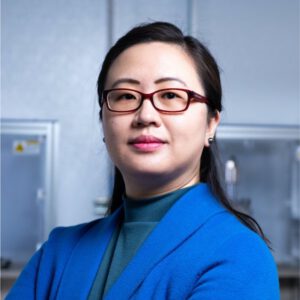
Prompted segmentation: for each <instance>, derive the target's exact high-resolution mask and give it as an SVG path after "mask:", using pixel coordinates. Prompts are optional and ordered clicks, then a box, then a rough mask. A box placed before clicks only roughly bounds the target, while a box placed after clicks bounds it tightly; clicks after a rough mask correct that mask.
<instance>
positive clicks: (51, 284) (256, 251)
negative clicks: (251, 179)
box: [7, 184, 279, 300]
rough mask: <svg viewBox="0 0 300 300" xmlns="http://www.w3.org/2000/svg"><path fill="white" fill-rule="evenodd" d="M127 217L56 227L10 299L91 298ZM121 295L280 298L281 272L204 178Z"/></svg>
mask: <svg viewBox="0 0 300 300" xmlns="http://www.w3.org/2000/svg"><path fill="white" fill-rule="evenodd" d="M122 215H123V214H122V208H120V209H118V210H117V211H116V212H115V213H113V214H112V215H111V216H109V217H107V218H104V219H100V220H96V221H93V222H91V223H88V224H81V225H77V226H73V227H66V228H56V229H54V230H53V231H52V233H51V234H50V236H49V239H48V241H47V242H46V243H45V244H44V245H43V246H42V248H41V249H40V250H39V251H38V252H36V253H35V255H34V256H33V257H32V259H31V260H30V261H29V263H28V264H27V266H26V267H25V269H24V270H23V272H22V273H21V275H20V277H19V278H18V280H17V282H16V283H15V285H14V287H13V288H12V290H11V291H10V293H9V295H8V296H7V300H11V299H26V300H31V299H61V300H67V299H72V300H76V299H87V297H88V294H89V291H90V288H91V286H92V284H93V281H94V279H95V276H96V273H97V270H98V268H99V265H100V263H101V260H102V258H103V254H104V253H105V250H106V247H107V245H108V243H109V240H110V238H111V236H112V233H113V232H114V230H115V228H116V226H117V225H118V223H119V222H121V220H122ZM122 299H124V300H125V299H136V300H147V299H151V300H163V299H169V300H182V299H190V300H195V299H200V300H218V299H220V300H221V299H222V300H229V299H230V300H233V299H239V300H276V299H279V285H278V276H277V271H276V266H275V263H274V260H273V257H272V255H271V253H270V251H269V250H268V248H267V246H266V245H265V243H264V242H263V241H262V239H261V238H260V237H259V236H258V235H257V234H256V233H254V232H252V231H251V230H250V229H248V228H247V227H245V226H244V225H242V224H241V223H240V222H239V221H238V220H237V219H236V217H235V216H233V215H232V214H231V213H229V212H228V211H227V210H226V209H224V207H223V206H221V205H220V204H219V203H218V201H217V200H216V199H215V198H214V197H213V196H212V194H211V193H210V191H209V188H208V187H207V186H206V185H205V184H200V185H198V186H196V187H195V188H193V189H191V190H190V191H189V192H187V193H186V194H185V195H183V196H182V198H180V199H179V200H178V201H177V202H176V203H175V204H174V205H173V206H172V207H171V209H170V210H169V211H168V212H167V214H166V215H165V216H164V217H163V219H162V220H161V222H160V223H159V224H158V225H157V226H156V228H155V229H154V230H153V231H152V233H151V234H150V235H149V237H148V238H147V239H146V240H145V241H144V243H143V244H142V246H141V247H140V249H139V250H138V252H137V253H136V255H135V256H134V257H133V259H132V260H131V262H130V263H129V264H128V266H127V267H126V268H125V270H124V271H123V273H122V274H121V275H120V277H119V278H118V280H117V281H116V282H115V283H114V285H113V286H112V288H111V289H110V290H109V291H108V293H107V295H106V297H105V300H122Z"/></svg>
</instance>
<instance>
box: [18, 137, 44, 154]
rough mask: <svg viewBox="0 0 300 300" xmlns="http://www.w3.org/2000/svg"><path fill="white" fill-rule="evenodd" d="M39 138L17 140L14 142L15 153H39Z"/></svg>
mask: <svg viewBox="0 0 300 300" xmlns="http://www.w3.org/2000/svg"><path fill="white" fill-rule="evenodd" d="M40 148H41V147H40V141H39V140H16V141H14V142H13V153H14V154H16V155H38V154H40V151H41V149H40Z"/></svg>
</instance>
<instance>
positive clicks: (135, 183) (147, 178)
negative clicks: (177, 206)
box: [123, 170, 200, 199]
mask: <svg viewBox="0 0 300 300" xmlns="http://www.w3.org/2000/svg"><path fill="white" fill-rule="evenodd" d="M137 177H138V178H137ZM137 177H134V178H131V177H130V176H124V177H123V178H124V182H125V187H126V195H127V196H128V197H130V198H136V199H141V198H143V199H146V198H151V197H155V196H159V195H163V194H167V193H170V192H173V191H176V190H179V189H182V188H185V187H189V186H192V185H194V184H196V183H198V182H199V181H200V177H199V172H198V170H197V171H196V172H193V173H192V174H190V176H184V177H183V176H181V177H176V178H162V176H153V175H152V174H151V175H145V174H144V175H143V176H137Z"/></svg>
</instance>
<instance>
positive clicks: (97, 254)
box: [56, 209, 121, 300]
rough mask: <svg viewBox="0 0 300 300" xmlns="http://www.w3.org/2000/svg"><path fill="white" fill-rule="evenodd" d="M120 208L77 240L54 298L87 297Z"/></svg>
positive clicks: (118, 220) (118, 217) (116, 222)
mask: <svg viewBox="0 0 300 300" xmlns="http://www.w3.org/2000/svg"><path fill="white" fill-rule="evenodd" d="M120 215H121V209H118V210H117V211H116V212H115V213H114V214H112V215H111V216H110V217H108V218H106V219H103V220H100V221H99V222H98V224H96V225H95V226H93V227H92V228H91V229H90V230H89V231H88V232H87V233H86V234H85V235H84V236H82V238H81V239H80V240H79V241H78V244H77V246H76V247H75V248H74V250H73V252H72V254H71V257H70V259H69V261H68V263H67V265H66V269H65V272H64V274H63V277H62V280H61V283H60V287H59V290H58V294H57V297H56V299H63V300H65V299H74V300H75V299H87V297H88V294H89V291H90V288H91V285H92V283H93V281H94V278H95V276H96V273H97V270H98V268H99V265H100V262H101V260H102V257H103V254H104V253H105V250H106V248H107V246H108V243H109V241H110V239H111V236H112V234H113V232H114V229H115V228H116V226H117V225H118V223H119V222H120Z"/></svg>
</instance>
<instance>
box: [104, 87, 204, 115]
mask: <svg viewBox="0 0 300 300" xmlns="http://www.w3.org/2000/svg"><path fill="white" fill-rule="evenodd" d="M120 90H122V91H131V92H136V93H139V94H140V95H141V96H142V100H141V102H140V104H139V106H138V107H137V108H135V109H130V110H123V111H118V110H113V109H111V108H110V107H109V105H108V101H107V95H108V93H109V92H111V91H120ZM169 90H174V91H183V92H186V93H187V95H188V101H187V105H186V107H185V108H184V109H182V110H176V111H169V110H163V109H160V108H157V107H156V106H155V104H154V101H153V95H154V94H156V93H157V92H163V91H169ZM145 99H148V100H150V101H151V103H152V105H153V107H154V108H155V109H156V110H157V111H159V112H163V113H177V112H183V111H186V110H187V109H188V108H189V106H190V103H191V102H192V101H196V102H201V103H206V104H207V105H209V101H208V99H207V98H206V97H204V96H202V95H200V94H198V93H196V92H194V91H191V90H188V89H181V88H165V89H160V90H156V91H154V92H152V93H142V92H140V91H137V90H134V89H127V88H124V89H122V88H118V89H109V90H104V91H103V93H102V103H101V108H102V106H103V104H104V102H105V103H106V107H107V109H108V110H109V111H112V112H117V113H129V112H134V111H137V110H139V109H140V108H141V106H142V105H143V102H144V100H145Z"/></svg>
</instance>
